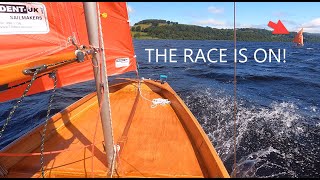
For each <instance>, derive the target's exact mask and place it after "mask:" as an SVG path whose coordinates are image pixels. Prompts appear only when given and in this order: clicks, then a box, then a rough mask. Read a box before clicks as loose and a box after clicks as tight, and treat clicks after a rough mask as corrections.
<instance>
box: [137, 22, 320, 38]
mask: <svg viewBox="0 0 320 180" xmlns="http://www.w3.org/2000/svg"><path fill="white" fill-rule="evenodd" d="M131 33H132V36H133V37H134V38H136V39H181V40H233V29H217V28H211V27H202V26H196V25H187V24H179V23H178V22H172V21H166V20H159V19H147V20H143V21H140V22H138V23H136V24H134V26H132V27H131ZM295 34H296V32H290V34H289V35H273V34H272V31H270V30H266V29H256V28H239V29H237V40H238V41H280V42H291V41H292V39H293V38H294V36H295ZM304 42H320V35H319V34H313V33H304Z"/></svg>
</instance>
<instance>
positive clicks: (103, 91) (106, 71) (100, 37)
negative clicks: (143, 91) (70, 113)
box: [96, 2, 115, 174]
mask: <svg viewBox="0 0 320 180" xmlns="http://www.w3.org/2000/svg"><path fill="white" fill-rule="evenodd" d="M96 5H97V11H98V12H97V13H98V24H99V27H98V30H99V34H98V36H99V49H101V53H99V55H100V61H105V57H106V56H105V51H104V47H105V46H104V41H103V33H102V25H101V18H100V6H99V2H97V3H96ZM105 63H106V62H105ZM105 63H104V64H103V63H102V62H100V81H101V82H100V83H101V85H103V79H102V76H106V77H108V70H107V67H106V64H105ZM101 68H103V69H104V71H101ZM102 72H105V74H102ZM105 85H106V86H102V87H101V88H102V89H101V90H102V93H101V96H102V97H103V98H104V96H105V91H106V92H107V98H108V107H109V109H105V110H107V111H109V117H110V124H109V125H110V127H111V132H110V133H111V140H112V145H114V132H113V128H112V127H113V126H112V113H111V104H110V93H109V85H108V79H106V82H105ZM103 98H102V99H103ZM101 102H103V100H101ZM100 107H101V106H100ZM114 153H115V152H114V150H113V154H114ZM112 161H113V160H112ZM111 166H112V164H111ZM111 170H112V172H111V174H112V173H113V169H112V168H111Z"/></svg>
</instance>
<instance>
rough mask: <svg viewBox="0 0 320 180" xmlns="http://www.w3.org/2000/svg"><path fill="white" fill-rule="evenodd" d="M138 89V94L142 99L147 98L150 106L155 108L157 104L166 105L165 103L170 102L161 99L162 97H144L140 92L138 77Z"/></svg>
mask: <svg viewBox="0 0 320 180" xmlns="http://www.w3.org/2000/svg"><path fill="white" fill-rule="evenodd" d="M138 90H139V94H140V96H141V97H142V98H143V99H144V100H147V101H149V102H151V103H152V105H151V108H156V107H157V106H158V105H162V106H164V105H166V104H170V103H171V102H170V101H169V100H168V99H163V98H156V99H152V100H150V99H148V98H146V97H144V96H143V95H142V93H141V80H140V79H139V83H138Z"/></svg>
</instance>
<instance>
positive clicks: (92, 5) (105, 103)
mask: <svg viewBox="0 0 320 180" xmlns="http://www.w3.org/2000/svg"><path fill="white" fill-rule="evenodd" d="M83 6H84V13H85V19H86V25H87V32H88V37H89V43H90V45H91V46H92V47H94V48H99V29H98V28H99V23H101V22H100V21H99V19H98V10H97V2H83ZM99 62H101V66H102V68H101V72H100V68H99V66H98V65H99ZM92 63H93V65H94V66H93V71H94V78H95V82H96V88H97V96H98V102H99V105H100V106H101V108H100V109H101V110H100V117H101V123H102V130H103V135H104V144H105V150H106V154H107V164H108V165H107V167H108V168H109V170H111V165H112V159H113V154H114V152H113V151H114V150H113V134H112V132H113V131H112V121H111V116H110V115H111V112H110V103H109V86H108V77H107V69H106V61H105V56H104V53H103V51H102V50H101V49H100V50H98V51H97V53H93V54H92ZM100 73H101V76H100ZM102 88H103V89H104V93H103V94H102V93H101V90H102Z"/></svg>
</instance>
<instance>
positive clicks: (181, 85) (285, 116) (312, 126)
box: [0, 40, 320, 177]
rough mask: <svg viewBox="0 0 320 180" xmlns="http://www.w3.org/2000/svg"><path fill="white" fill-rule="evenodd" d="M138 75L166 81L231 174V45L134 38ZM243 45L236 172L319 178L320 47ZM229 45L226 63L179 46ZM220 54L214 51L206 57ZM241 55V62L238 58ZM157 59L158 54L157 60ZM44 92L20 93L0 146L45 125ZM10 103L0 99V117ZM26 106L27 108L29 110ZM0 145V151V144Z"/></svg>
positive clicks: (86, 86)
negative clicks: (258, 57) (268, 52)
mask: <svg viewBox="0 0 320 180" xmlns="http://www.w3.org/2000/svg"><path fill="white" fill-rule="evenodd" d="M134 44H135V50H136V54H137V58H138V61H139V65H140V75H141V77H145V78H153V79H158V78H159V75H160V74H165V75H167V76H168V82H169V84H170V85H171V86H172V87H173V89H174V90H175V91H176V92H177V93H178V95H179V96H180V97H181V98H182V99H183V100H184V101H185V103H186V104H187V106H188V107H189V108H190V110H191V111H192V112H193V114H194V115H195V116H196V117H197V119H198V121H199V122H200V124H201V125H202V127H203V129H204V130H205V132H206V133H207V134H208V136H209V138H210V140H211V141H212V143H213V145H214V147H215V149H216V150H217V152H218V154H219V156H220V157H221V159H222V161H223V163H224V164H225V166H226V168H227V170H228V172H229V173H231V172H232V167H233V160H234V154H233V148H234V139H233V128H234V119H233V112H234V109H233V88H234V86H233V78H234V77H233V76H234V74H233V62H232V61H233V53H229V52H230V50H232V49H233V42H230V41H189V40H179V41H178V40H135V41H134ZM237 47H238V49H240V48H247V49H248V51H247V53H246V55H247V56H248V61H247V62H246V63H243V64H241V63H238V64H237V96H238V98H237V110H238V113H237V131H236V141H237V146H236V150H237V154H236V155H237V168H236V170H237V172H236V175H237V177H320V176H319V172H320V162H319V161H320V151H319V148H320V141H319V139H320V132H319V130H320V104H319V103H320V44H316V43H314V44H311V43H307V44H305V46H304V47H303V48H293V47H292V46H291V43H275V42H272V43H267V42H264V43H259V42H254V43H253V42H238V43H237ZM145 48H155V49H156V48H158V49H159V52H163V49H164V48H167V49H169V48H176V49H177V52H176V54H177V56H176V57H174V59H175V60H177V61H178V63H163V62H161V63H160V62H159V63H155V58H154V56H152V63H149V62H148V54H147V52H146V51H145V50H144V49H145ZM184 48H190V49H193V50H194V53H197V50H198V49H199V48H201V49H203V51H204V52H207V51H208V50H209V49H211V48H227V49H228V51H227V52H228V54H227V55H228V56H227V57H225V59H226V60H227V63H209V62H207V63H203V62H202V63H201V61H198V62H197V63H191V62H188V63H183V58H184V57H183V49H184ZM257 48H265V49H269V48H272V49H277V48H281V49H286V59H285V60H286V62H285V63H284V62H283V60H282V61H281V62H280V63H278V62H276V61H272V62H271V63H262V64H259V63H257V62H255V61H254V60H253V51H254V50H256V49H257ZM214 58H218V54H217V53H216V54H214V55H213V56H212V59H214ZM239 59H241V58H240V57H239ZM160 60H161V58H160ZM94 89H95V85H94V82H93V81H90V82H86V83H81V84H78V85H73V86H70V87H65V88H63V89H58V90H57V94H56V97H55V102H54V105H53V112H52V113H55V112H58V111H60V110H61V109H63V108H65V107H67V106H68V105H70V104H71V103H73V102H75V101H76V100H78V99H80V98H81V97H83V96H84V95H86V94H88V93H90V92H93V91H94ZM49 96H50V93H42V94H38V95H33V96H30V97H26V98H25V101H24V102H23V103H22V104H21V107H19V108H18V110H17V112H16V114H15V115H14V118H13V119H12V121H11V122H10V124H9V126H8V127H7V131H6V132H5V133H4V136H3V140H2V141H1V142H0V145H1V147H4V146H5V145H7V144H8V143H10V142H12V141H13V140H14V139H16V138H18V137H19V136H21V135H23V134H24V133H25V132H27V131H29V130H31V129H32V128H33V127H35V126H36V125H38V124H39V123H41V122H43V120H44V119H43V118H44V117H45V115H46V108H47V103H48V100H49ZM14 102H15V101H10V102H6V103H2V104H0V107H1V109H0V117H1V118H0V120H1V124H3V122H4V120H5V118H6V117H7V116H8V114H9V111H10V109H11V107H12V105H13V103H14ZM30 107H32V108H30ZM1 147H0V148H1Z"/></svg>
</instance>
